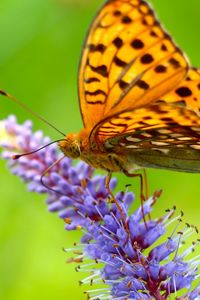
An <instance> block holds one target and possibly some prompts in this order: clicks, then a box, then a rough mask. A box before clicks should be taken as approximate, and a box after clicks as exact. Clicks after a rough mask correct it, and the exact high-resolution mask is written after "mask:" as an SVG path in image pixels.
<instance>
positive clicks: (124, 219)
mask: <svg viewBox="0 0 200 300" xmlns="http://www.w3.org/2000/svg"><path fill="white" fill-rule="evenodd" d="M111 178H112V172H108V175H107V176H106V188H107V190H108V192H109V195H110V196H111V199H112V202H113V203H115V205H116V207H117V208H118V210H119V212H120V214H121V217H122V221H123V224H124V227H125V230H126V232H127V234H128V236H129V228H128V224H127V220H126V215H125V213H124V211H123V209H122V208H121V206H120V204H119V203H118V201H117V199H116V198H115V196H114V194H113V192H112V191H111V189H110V186H109V183H110V180H111Z"/></svg>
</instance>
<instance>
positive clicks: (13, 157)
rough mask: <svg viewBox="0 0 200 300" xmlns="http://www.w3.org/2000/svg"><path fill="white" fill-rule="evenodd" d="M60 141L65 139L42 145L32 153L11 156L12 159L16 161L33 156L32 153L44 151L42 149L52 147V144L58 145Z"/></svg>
mask: <svg viewBox="0 0 200 300" xmlns="http://www.w3.org/2000/svg"><path fill="white" fill-rule="evenodd" d="M61 141H66V140H65V139H60V140H56V141H53V142H51V143H49V144H47V145H44V146H42V147H40V148H38V149H36V150H34V151H30V152H26V153H22V154H15V155H13V156H12V159H14V160H16V159H19V158H20V157H22V156H26V155H31V154H34V153H36V152H38V151H40V150H42V149H44V148H46V147H48V146H50V145H52V144H55V143H58V142H61Z"/></svg>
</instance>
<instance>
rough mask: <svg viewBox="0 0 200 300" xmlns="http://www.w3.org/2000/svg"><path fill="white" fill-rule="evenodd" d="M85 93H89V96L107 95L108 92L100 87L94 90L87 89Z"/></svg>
mask: <svg viewBox="0 0 200 300" xmlns="http://www.w3.org/2000/svg"><path fill="white" fill-rule="evenodd" d="M85 94H86V95H89V96H99V95H103V96H107V94H106V93H105V92H104V91H102V90H100V89H99V90H96V91H94V92H90V91H86V92H85Z"/></svg>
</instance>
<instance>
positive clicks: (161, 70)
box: [154, 65, 167, 73]
mask: <svg viewBox="0 0 200 300" xmlns="http://www.w3.org/2000/svg"><path fill="white" fill-rule="evenodd" d="M154 70H155V72H156V73H165V72H166V71H167V68H166V67H165V66H163V65H158V66H157V67H155V69H154Z"/></svg>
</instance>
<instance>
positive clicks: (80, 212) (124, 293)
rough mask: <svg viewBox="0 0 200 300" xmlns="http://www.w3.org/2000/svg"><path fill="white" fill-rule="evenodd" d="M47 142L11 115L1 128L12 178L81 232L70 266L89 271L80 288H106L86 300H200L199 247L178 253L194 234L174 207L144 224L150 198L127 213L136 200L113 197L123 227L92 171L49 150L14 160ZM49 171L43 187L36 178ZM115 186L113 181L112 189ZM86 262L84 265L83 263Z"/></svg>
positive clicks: (130, 196)
mask: <svg viewBox="0 0 200 300" xmlns="http://www.w3.org/2000/svg"><path fill="white" fill-rule="evenodd" d="M49 142H50V139H49V138H47V137H44V136H43V134H42V133H41V132H40V131H39V132H36V133H33V132H32V124H31V122H30V121H27V122H25V123H24V124H23V125H19V124H17V121H16V119H15V117H14V116H11V117H9V118H8V119H6V120H4V121H2V122H0V146H1V147H2V149H3V153H2V155H3V157H4V158H5V159H7V161H8V166H9V168H10V169H11V171H12V172H13V173H14V174H15V175H17V176H19V177H20V178H21V179H22V180H23V181H24V182H25V183H27V185H28V189H29V190H30V191H34V192H36V193H46V194H47V195H48V198H47V206H48V210H49V211H50V212H57V213H58V215H59V217H60V218H61V219H63V220H64V221H65V224H66V225H65V228H66V229H67V230H74V229H77V228H79V229H82V231H83V236H82V238H81V243H80V244H79V245H77V246H76V247H75V248H74V253H76V254H77V253H79V254H78V257H75V258H73V259H71V261H74V262H77V263H82V264H81V265H80V266H78V267H77V268H76V270H77V271H78V270H83V271H84V270H85V271H87V272H88V271H90V275H89V276H88V277H87V278H85V279H83V280H82V282H81V283H89V284H91V285H92V284H94V283H98V284H100V283H103V285H104V286H103V288H102V289H93V290H90V291H88V292H87V295H88V297H89V298H90V299H91V300H95V299H101V300H104V299H115V300H128V299H133V300H149V299H151V300H166V299H169V300H170V299H172V298H173V299H176V300H186V299H187V300H200V288H199V284H198V281H199V277H200V275H199V262H200V260H199V257H198V256H196V257H192V258H191V257H190V256H189V255H190V254H191V253H193V252H194V250H195V249H196V248H197V246H198V245H199V242H200V241H199V240H197V241H196V242H194V243H193V244H192V245H191V246H190V247H189V248H187V249H185V250H181V249H180V248H181V246H182V244H183V242H184V241H185V239H186V238H187V237H188V236H190V235H191V234H194V233H195V232H197V230H196V228H195V227H194V226H189V225H188V224H187V225H184V223H183V222H181V220H182V213H181V214H180V215H178V216H174V214H175V208H173V209H171V210H167V211H166V212H165V213H164V215H163V216H162V217H159V218H156V219H150V218H149V217H148V216H149V214H150V213H151V211H152V209H154V205H155V202H156V201H155V200H156V199H155V195H154V197H151V198H149V199H148V200H147V201H145V203H144V205H143V207H141V206H140V207H139V208H138V209H136V210H135V211H134V212H133V213H130V207H131V206H132V204H133V202H134V195H133V194H132V193H131V192H128V191H127V192H118V193H117V194H116V195H115V198H116V200H117V201H118V203H119V205H120V207H121V209H122V210H123V214H124V216H125V218H126V223H125V220H124V219H122V216H121V212H120V211H119V210H118V207H116V205H115V204H114V203H111V201H110V200H111V198H110V195H109V193H108V191H107V189H106V187H105V176H104V177H102V176H94V170H93V168H91V167H90V166H88V165H87V164H85V163H83V162H79V163H78V164H77V165H76V166H74V165H73V164H72V161H71V160H70V159H69V158H67V157H65V158H63V159H62V155H60V154H59V153H58V151H57V146H56V145H55V144H54V145H51V146H48V147H46V148H45V149H43V150H41V151H39V152H36V153H34V154H32V155H28V156H24V157H21V158H20V159H18V160H13V159H12V156H13V155H14V154H16V153H26V152H30V151H33V150H36V149H38V148H40V147H42V146H44V145H46V144H47V143H49ZM56 161H57V163H56V164H55V165H54V166H53V167H50V166H51V165H52V164H54V163H55V162H56ZM49 167H50V168H49ZM48 168H49V169H48ZM47 169H48V172H46V174H45V176H44V177H43V182H44V185H41V175H42V174H44V173H45V171H46V170H47ZM116 184H117V182H116V179H114V178H113V179H112V180H111V182H110V187H111V189H112V190H113V189H114V188H115V186H116ZM47 187H48V188H47ZM144 216H145V219H146V220H145V221H144ZM174 223H175V224H176V225H173V224H174ZM171 226H173V228H171ZM181 226H182V227H181ZM71 250H72V249H70V251H71ZM66 251H68V250H66ZM88 259H90V262H89V263H87V264H86V261H87V260H88ZM91 260H92V262H91ZM195 285H196V288H195Z"/></svg>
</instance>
